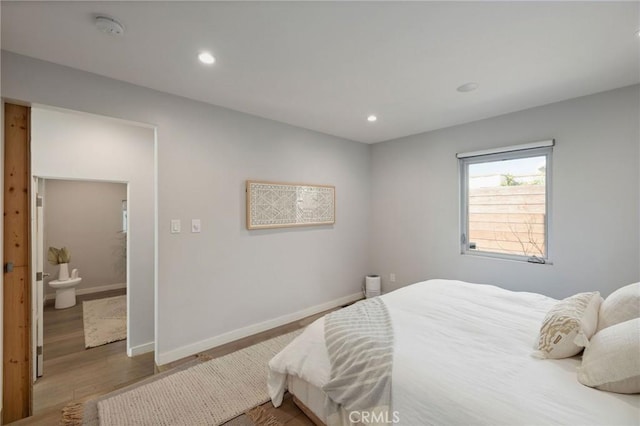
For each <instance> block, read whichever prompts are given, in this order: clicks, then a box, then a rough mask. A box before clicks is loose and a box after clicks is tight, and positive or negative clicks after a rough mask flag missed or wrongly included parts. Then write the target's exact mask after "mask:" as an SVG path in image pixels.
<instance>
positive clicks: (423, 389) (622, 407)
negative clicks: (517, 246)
mask: <svg viewBox="0 0 640 426" xmlns="http://www.w3.org/2000/svg"><path fill="white" fill-rule="evenodd" d="M382 299H383V300H384V302H385V304H386V305H387V308H388V310H389V313H390V315H391V319H392V322H393V330H394V333H395V336H394V338H395V347H394V355H393V356H394V365H393V373H392V394H391V397H392V410H393V411H395V412H397V417H398V418H399V424H401V425H409V426H413V425H427V424H431V425H472V424H473V425H479V424H486V425H541V424H567V425H587V424H590V425H622V424H624V425H639V424H640V396H638V395H620V394H614V393H608V392H603V391H598V390H595V389H591V388H588V387H585V386H583V385H581V384H580V383H579V382H578V381H577V379H576V366H577V365H578V364H579V362H580V361H579V358H572V359H564V360H541V359H536V358H534V357H532V356H531V353H532V351H533V349H532V348H533V344H534V342H535V339H536V337H537V333H538V330H539V328H540V324H541V322H542V319H543V317H544V315H545V314H546V312H547V311H548V309H549V308H550V307H551V306H552V305H553V303H555V302H556V301H555V300H554V299H551V298H548V297H546V296H542V295H539V294H534V293H517V292H511V291H507V290H504V289H501V288H498V287H494V286H488V285H480V284H469V283H464V282H461V281H449V280H430V281H425V282H422V283H418V284H414V285H411V286H408V287H405V288H402V289H400V290H397V291H394V292H392V293H389V294H386V295H384V296H382ZM269 367H270V378H269V394H270V396H271V398H272V401H273V403H274V404H275V405H276V406H279V405H280V403H281V401H282V396H283V393H284V391H285V390H286V378H287V375H294V376H298V377H299V378H301V379H303V380H305V381H307V382H309V383H311V384H312V385H314V386H316V387H319V388H322V386H323V385H324V384H325V383H326V382H327V381H328V380H329V371H330V366H329V360H328V358H327V351H326V348H325V346H324V323H323V319H319V320H318V321H316V322H314V323H313V324H311V325H310V326H309V327H308V328H307V329H306V330H305V331H304V332H303V333H302V334H301V335H300V336H299V337H298V338H297V339H295V340H294V341H293V342H292V343H291V344H290V345H289V346H287V347H286V348H285V349H284V350H283V351H282V352H280V353H279V354H278V355H276V356H275V357H274V358H273V359H272V360H271V362H270V363H269Z"/></svg>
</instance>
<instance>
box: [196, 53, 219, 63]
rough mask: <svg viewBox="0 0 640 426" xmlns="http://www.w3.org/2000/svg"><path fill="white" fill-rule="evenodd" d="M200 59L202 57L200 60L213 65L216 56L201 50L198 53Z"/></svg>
mask: <svg viewBox="0 0 640 426" xmlns="http://www.w3.org/2000/svg"><path fill="white" fill-rule="evenodd" d="M198 59H200V62H202V63H203V64H207V65H211V64H213V63H214V62H215V61H216V58H214V57H213V55H212V54H211V53H209V52H201V53H200V54H199V55H198Z"/></svg>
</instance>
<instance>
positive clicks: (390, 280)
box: [389, 272, 396, 283]
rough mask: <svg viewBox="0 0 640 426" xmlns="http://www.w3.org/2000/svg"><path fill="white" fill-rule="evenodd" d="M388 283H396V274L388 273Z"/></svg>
mask: <svg viewBox="0 0 640 426" xmlns="http://www.w3.org/2000/svg"><path fill="white" fill-rule="evenodd" d="M389 282H392V283H395V282H396V274H395V273H393V272H392V273H390V274H389Z"/></svg>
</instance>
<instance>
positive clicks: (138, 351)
mask: <svg viewBox="0 0 640 426" xmlns="http://www.w3.org/2000/svg"><path fill="white" fill-rule="evenodd" d="M147 352H153V342H147V343H144V344H142V345H138V346H134V347H132V348H128V349H127V355H128V356H137V355H142V354H146V353H147Z"/></svg>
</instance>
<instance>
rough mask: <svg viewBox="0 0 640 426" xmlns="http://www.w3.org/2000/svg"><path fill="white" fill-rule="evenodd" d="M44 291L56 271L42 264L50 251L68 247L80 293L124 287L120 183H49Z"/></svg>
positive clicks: (123, 193) (123, 196) (124, 196)
mask: <svg viewBox="0 0 640 426" xmlns="http://www.w3.org/2000/svg"><path fill="white" fill-rule="evenodd" d="M43 195H44V203H43V205H44V249H45V253H44V256H45V266H44V272H47V273H49V274H51V275H50V277H49V278H48V279H45V292H46V293H47V295H48V296H50V297H53V295H54V294H55V290H54V289H53V288H51V287H49V286H48V285H46V283H47V282H48V281H49V280H52V279H56V278H57V275H58V266H54V265H51V264H49V263H48V262H46V256H47V250H48V248H49V247H51V246H53V247H57V248H60V247H63V246H64V247H67V248H68V249H69V251H70V252H71V262H70V264H69V271H71V269H73V268H78V270H79V271H80V276H81V277H82V283H81V284H80V285H79V286H78V288H77V293H78V294H86V293H93V292H96V291H104V290H110V289H113V288H124V287H126V280H127V277H126V272H127V269H126V267H127V262H126V234H125V233H123V232H122V228H123V223H122V201H123V200H126V199H127V185H126V184H124V183H110V182H88V181H69V180H56V179H47V180H46V181H45V191H44V194H43Z"/></svg>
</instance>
